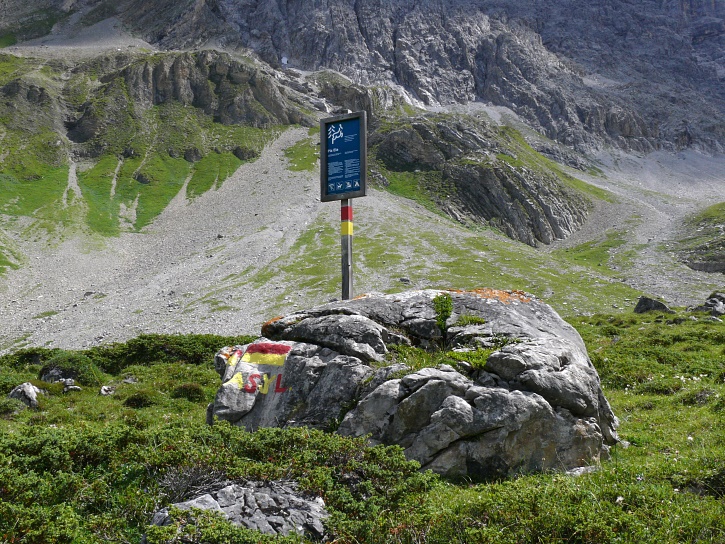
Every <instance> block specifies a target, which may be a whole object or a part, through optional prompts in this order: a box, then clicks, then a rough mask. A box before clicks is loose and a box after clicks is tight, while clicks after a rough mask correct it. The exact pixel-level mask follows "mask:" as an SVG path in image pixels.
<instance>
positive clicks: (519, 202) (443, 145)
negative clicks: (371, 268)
mask: <svg viewBox="0 0 725 544" xmlns="http://www.w3.org/2000/svg"><path fill="white" fill-rule="evenodd" d="M514 134H515V132H514V131H507V130H505V129H502V128H500V127H494V126H492V125H491V124H490V123H486V122H484V121H483V120H482V119H480V118H479V119H476V118H473V117H466V118H460V117H451V116H448V115H441V116H421V117H418V118H414V119H411V120H410V121H409V122H405V123H399V124H398V125H396V126H393V127H390V128H389V129H387V130H386V129H380V130H378V131H377V132H376V133H375V134H373V136H372V137H371V138H370V144H371V145H372V148H373V155H374V157H375V158H376V160H377V161H378V163H379V164H381V165H382V166H384V167H385V168H386V170H387V171H388V172H391V173H393V175H394V173H395V172H405V171H408V172H413V171H418V172H421V171H424V172H427V173H429V174H430V175H429V177H428V180H429V183H428V185H427V186H424V187H422V188H421V189H422V190H428V191H429V192H430V193H431V194H432V198H433V199H434V200H435V201H436V202H437V204H438V206H439V207H440V208H441V209H443V210H445V211H446V212H447V213H448V214H449V215H450V216H451V217H454V218H456V219H458V220H461V221H464V222H465V221H466V220H473V221H476V222H482V223H484V224H489V225H492V226H494V227H496V228H498V229H499V230H501V231H502V232H503V233H505V234H506V235H507V236H509V237H510V238H513V239H514V240H519V241H521V242H524V243H526V244H529V245H532V246H536V245H537V244H538V243H544V244H550V243H551V242H553V241H554V240H558V239H564V238H566V237H567V236H568V235H570V234H571V233H572V232H574V231H575V230H576V229H577V228H578V227H579V226H580V225H581V224H582V223H583V221H584V219H585V217H586V213H587V209H588V205H589V201H588V200H587V199H586V198H585V197H583V196H582V195H581V194H580V193H578V192H576V191H575V190H573V189H572V188H570V187H567V186H566V185H565V184H564V183H563V182H562V180H561V179H560V177H558V176H557V173H556V172H555V171H554V170H552V169H551V168H547V167H546V166H544V165H543V164H539V165H535V167H534V168H523V167H522V165H523V164H524V163H523V162H522V161H520V160H519V158H518V157H519V155H521V154H524V153H526V152H527V151H529V154H530V156H536V153H534V152H533V150H531V149H530V148H527V146H526V145H525V143H523V142H517V141H516V139H515V138H514V137H513V135H514ZM515 144H518V145H515ZM542 162H543V160H542ZM532 164H533V163H532V162H527V165H529V166H531V165H532ZM536 166H538V168H537V167H536ZM377 174H378V176H379V177H380V178H381V179H382V180H383V182H387V180H386V179H385V177H384V176H383V175H381V174H380V173H379V172H377Z"/></svg>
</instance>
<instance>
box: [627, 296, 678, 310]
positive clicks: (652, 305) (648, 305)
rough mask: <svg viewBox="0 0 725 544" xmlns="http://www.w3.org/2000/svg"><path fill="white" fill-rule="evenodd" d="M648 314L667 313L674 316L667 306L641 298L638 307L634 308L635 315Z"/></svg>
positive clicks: (650, 299)
mask: <svg viewBox="0 0 725 544" xmlns="http://www.w3.org/2000/svg"><path fill="white" fill-rule="evenodd" d="M646 312H665V313H668V314H674V313H675V312H673V311H672V310H671V309H670V308H669V307H668V306H667V305H666V304H664V303H663V302H660V301H659V300H655V299H652V298H649V297H639V301H637V305H636V306H635V307H634V313H636V314H644V313H646Z"/></svg>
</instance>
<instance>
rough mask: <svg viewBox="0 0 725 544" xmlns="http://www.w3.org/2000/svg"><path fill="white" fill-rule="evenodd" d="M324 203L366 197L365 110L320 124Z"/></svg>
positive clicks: (322, 194)
mask: <svg viewBox="0 0 725 544" xmlns="http://www.w3.org/2000/svg"><path fill="white" fill-rule="evenodd" d="M320 151H321V153H320V200H321V201H322V202H330V201H332V200H346V199H348V198H356V197H359V196H365V191H366V171H367V118H366V115H365V112H364V111H361V112H357V113H348V114H345V115H338V116H336V117H330V118H328V119H323V120H322V121H320Z"/></svg>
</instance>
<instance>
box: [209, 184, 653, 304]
mask: <svg viewBox="0 0 725 544" xmlns="http://www.w3.org/2000/svg"><path fill="white" fill-rule="evenodd" d="M369 198H374V196H371V197H369ZM418 213H419V212H416V211H414V210H413V209H412V208H405V211H401V212H400V213H398V214H396V215H395V216H390V217H386V218H385V222H382V223H381V222H380V218H377V217H375V216H373V215H371V214H369V212H368V210H367V209H366V207H365V202H364V199H360V202H359V203H358V204H356V208H355V238H354V242H353V267H354V275H355V276H354V282H355V294H361V293H365V292H373V291H377V292H379V291H384V292H397V291H399V290H400V289H401V288H403V284H401V283H400V281H399V278H401V277H405V278H408V279H409V280H410V281H411V284H410V285H411V286H413V287H415V288H440V289H448V288H458V289H476V288H479V287H490V288H494V289H519V290H523V291H527V292H530V293H533V294H535V295H537V296H539V297H541V298H542V299H543V300H544V301H545V302H547V303H549V304H551V305H552V306H554V308H556V309H557V311H559V312H560V313H562V315H575V314H577V313H594V312H603V311H607V310H610V309H611V308H612V306H613V305H617V306H619V307H627V306H628V305H629V306H631V307H633V306H634V303H635V301H636V300H637V298H638V297H639V296H640V295H641V294H642V293H641V292H639V291H637V290H635V289H632V288H631V287H629V286H628V285H626V284H625V283H623V282H621V281H620V279H619V278H618V276H616V275H615V273H614V272H613V271H612V270H611V269H609V268H607V267H598V266H592V267H589V266H588V265H587V264H586V263H582V264H580V263H577V262H573V261H572V260H570V259H569V256H568V255H565V254H559V253H556V252H554V253H553V254H550V253H544V252H541V251H538V250H536V249H534V248H531V247H529V246H525V245H522V244H520V243H517V242H514V241H511V240H509V239H507V238H504V237H502V236H500V235H497V234H496V233H495V232H493V231H491V230H489V229H480V230H477V231H475V230H472V229H467V228H465V227H463V226H460V225H457V224H455V223H453V222H452V221H450V220H449V219H447V218H444V217H435V218H434V219H433V220H431V219H430V215H425V216H418V215H417V214H418ZM421 221H425V222H426V223H427V226H426V228H425V229H424V230H423V229H421V224H422V223H421ZM338 229H339V222H338V221H336V219H335V218H334V217H332V218H326V217H324V216H321V217H320V218H319V219H318V220H317V221H316V222H314V223H313V224H312V225H310V227H309V228H308V229H307V230H306V231H305V232H304V233H303V234H302V235H301V236H300V238H299V239H298V240H297V241H296V242H295V244H294V245H293V246H292V248H291V249H290V251H289V252H287V254H286V255H285V256H283V257H281V258H279V259H277V260H275V261H274V262H273V263H271V264H270V265H269V266H268V267H266V268H264V269H262V270H261V271H260V272H258V273H257V274H255V275H254V276H252V277H251V278H249V279H248V280H244V281H238V280H237V279H230V280H229V285H230V286H231V285H234V286H236V287H239V286H241V285H247V286H248V287H249V288H258V287H260V286H262V285H267V284H269V283H270V282H274V283H275V284H277V283H279V284H280V285H287V286H294V288H287V289H280V290H279V291H278V295H277V297H276V299H275V301H273V304H274V306H273V308H271V309H270V313H279V312H280V311H282V308H283V307H284V306H285V305H284V299H285V298H286V297H296V296H297V293H303V294H304V296H305V297H307V298H306V299H305V300H302V301H300V302H303V303H304V302H305V301H307V303H308V304H313V303H317V304H319V303H321V302H323V301H326V300H328V299H329V298H330V297H335V296H339V292H340V288H339V286H340V238H339V230H338ZM411 233H415V235H412V234H411ZM247 282H248V283H247ZM220 288H222V286H220ZM592 293H596V296H595V297H594V296H592Z"/></svg>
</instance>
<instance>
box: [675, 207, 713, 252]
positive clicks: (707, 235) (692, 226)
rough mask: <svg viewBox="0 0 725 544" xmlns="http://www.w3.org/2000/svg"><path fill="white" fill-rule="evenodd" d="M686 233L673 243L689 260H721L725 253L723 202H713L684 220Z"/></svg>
mask: <svg viewBox="0 0 725 544" xmlns="http://www.w3.org/2000/svg"><path fill="white" fill-rule="evenodd" d="M685 228H686V230H687V233H686V234H685V236H683V238H682V239H680V240H679V241H677V242H676V243H675V244H673V249H675V250H676V251H678V252H679V253H680V255H681V256H682V258H683V259H684V260H686V261H689V262H699V263H702V262H704V263H707V262H715V263H722V262H723V254H725V202H721V203H718V204H714V205H712V206H710V207H708V208H706V209H704V210H703V211H701V212H700V213H698V214H696V215H694V216H691V217H689V218H687V220H686V221H685Z"/></svg>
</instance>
